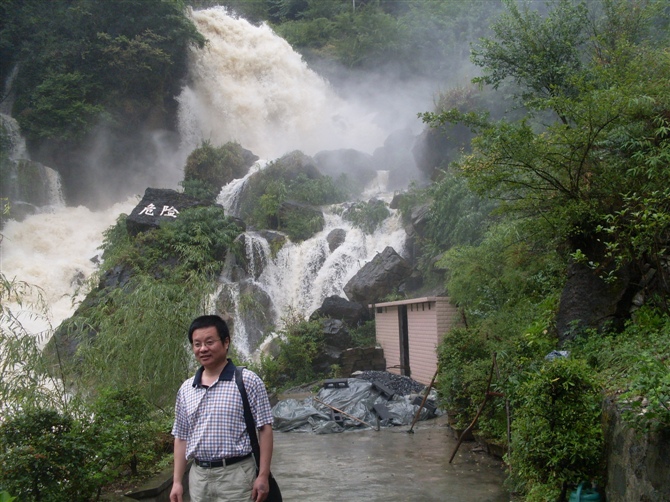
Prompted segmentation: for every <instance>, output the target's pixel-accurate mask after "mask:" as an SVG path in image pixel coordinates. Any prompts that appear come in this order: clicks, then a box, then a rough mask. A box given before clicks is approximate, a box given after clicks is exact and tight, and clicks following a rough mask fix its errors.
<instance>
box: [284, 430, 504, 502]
mask: <svg viewBox="0 0 670 502" xmlns="http://www.w3.org/2000/svg"><path fill="white" fill-rule="evenodd" d="M409 429H410V427H408V426H405V427H390V428H382V429H381V430H380V431H376V430H370V429H368V430H362V431H348V432H343V433H340V434H321V435H317V434H311V433H292V432H275V450H274V455H273V460H272V471H273V473H274V474H275V477H276V478H277V480H278V482H279V484H280V487H281V489H282V493H283V495H284V500H285V501H287V502H293V501H310V502H352V501H356V502H358V501H361V502H363V501H365V502H381V501H384V502H388V501H411V502H451V501H454V502H455V501H459V502H468V501H472V502H475V501H476V502H503V501H509V500H510V496H509V494H508V493H507V491H506V490H505V489H504V488H503V481H504V479H505V471H504V468H503V465H502V461H500V460H499V459H496V458H494V457H491V456H489V455H487V454H486V453H483V452H478V451H477V450H478V448H475V447H473V446H474V445H475V443H472V442H470V443H469V442H463V443H461V445H460V447H459V449H458V452H457V454H456V456H455V457H454V460H453V461H452V462H451V463H449V458H450V457H451V455H452V453H453V451H454V448H455V447H456V443H457V441H456V439H454V436H453V433H452V431H451V429H449V428H448V427H447V425H446V423H445V421H444V420H442V419H440V418H437V419H432V420H428V421H422V422H418V423H417V424H416V425H415V426H414V428H413V429H412V430H413V433H408V430H409ZM473 450H474V451H473Z"/></svg>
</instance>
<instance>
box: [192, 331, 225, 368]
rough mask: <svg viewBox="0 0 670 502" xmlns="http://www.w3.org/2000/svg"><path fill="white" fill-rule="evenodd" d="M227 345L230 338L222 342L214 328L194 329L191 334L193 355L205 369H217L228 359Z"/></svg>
mask: <svg viewBox="0 0 670 502" xmlns="http://www.w3.org/2000/svg"><path fill="white" fill-rule="evenodd" d="M229 345H230V338H226V340H225V342H222V341H221V338H219V333H218V332H217V331H216V328H215V327H214V326H209V327H207V328H200V329H196V330H195V331H194V332H193V345H192V347H193V354H194V355H195V358H196V359H197V360H198V362H199V363H200V364H202V365H203V366H204V367H205V368H217V367H218V366H221V365H223V364H224V363H225V362H226V359H227V358H228V346H229Z"/></svg>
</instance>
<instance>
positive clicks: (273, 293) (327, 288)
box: [218, 163, 406, 357]
mask: <svg viewBox="0 0 670 502" xmlns="http://www.w3.org/2000/svg"><path fill="white" fill-rule="evenodd" d="M263 165H264V164H263V163H259V164H257V165H256V166H254V168H253V169H252V170H251V171H250V173H249V174H247V176H245V177H244V178H242V179H239V180H234V181H233V182H231V183H230V184H228V185H227V186H225V187H224V188H223V189H222V190H221V193H220V194H219V198H218V202H219V203H220V204H221V205H223V207H224V209H225V210H226V213H227V214H231V215H233V216H238V214H237V213H236V212H235V209H236V207H237V202H238V201H239V194H240V192H241V191H242V190H243V188H244V186H245V184H246V183H247V181H248V179H249V178H250V177H251V176H253V175H254V174H255V173H256V172H258V171H259V170H260V169H262V167H263ZM387 178H388V173H387V172H386V171H381V172H380V173H379V175H378V177H377V178H375V179H374V180H372V181H371V182H370V184H369V186H368V187H366V190H365V193H367V194H370V195H371V196H372V195H374V196H376V197H377V198H380V199H389V198H390V197H391V195H392V194H389V193H386V192H385V188H386V180H387ZM336 208H337V206H333V207H330V208H324V209H325V213H324V217H325V226H324V229H323V230H322V231H321V232H319V233H317V234H316V235H314V236H313V237H311V238H309V239H307V240H305V241H303V242H299V243H294V242H291V241H287V242H286V244H284V246H283V247H282V248H281V250H279V252H278V253H277V254H276V256H274V257H273V256H272V253H271V249H270V245H269V244H268V242H267V240H266V239H265V238H264V237H263V236H262V235H261V234H259V233H257V232H254V231H247V232H246V233H245V239H244V243H245V252H246V261H247V263H248V264H249V265H248V267H247V269H248V274H249V279H248V281H249V282H251V283H253V284H254V286H255V287H257V288H259V289H260V290H262V291H263V292H264V293H265V294H266V295H267V296H268V297H269V298H270V300H271V303H272V316H273V319H272V321H273V324H274V326H275V327H276V328H277V329H281V327H282V324H283V320H284V317H285V316H286V315H287V314H289V313H291V314H297V315H299V316H301V317H303V318H307V317H308V316H309V315H311V314H312V313H313V312H314V311H315V310H316V309H318V308H319V307H321V305H322V303H323V301H324V300H325V299H326V298H327V297H329V296H333V295H336V296H340V297H342V298H347V295H346V294H345V293H344V286H345V285H346V284H347V282H348V281H349V279H351V278H352V277H353V276H354V275H355V274H356V272H358V270H359V269H360V268H361V267H362V266H363V265H364V264H366V263H367V262H369V261H370V260H372V259H373V258H374V257H375V255H376V254H377V253H381V252H382V251H383V250H384V249H385V248H386V247H387V246H391V247H392V248H393V249H395V250H396V252H397V253H399V254H401V255H402V254H403V252H404V251H405V240H406V233H405V230H404V228H403V225H402V221H401V218H400V214H399V212H398V211H395V210H391V216H389V217H388V218H387V219H386V220H385V221H384V222H383V223H382V225H380V227H379V228H378V229H377V230H376V231H375V232H374V233H373V234H371V235H369V234H366V233H365V232H363V231H362V230H361V229H359V228H356V227H354V226H353V225H352V224H351V223H350V222H348V221H346V220H344V219H343V218H342V217H341V216H340V215H339V214H337V213H338V211H336V210H335V209H336ZM335 229H341V230H344V231H345V232H346V237H345V239H344V242H343V243H342V244H340V245H339V246H338V247H337V248H336V249H334V250H333V251H331V250H330V248H329V244H328V241H327V237H328V234H329V233H330V232H331V231H333V230H335ZM231 275H232V271H231V270H230V269H229V270H227V272H226V273H224V274H223V276H222V278H221V282H222V289H223V290H224V291H225V293H226V294H229V295H230V296H231V298H232V303H233V304H234V306H235V307H234V308H235V311H236V314H239V311H238V305H239V288H237V287H236V285H235V284H234V281H233V279H232V278H231ZM220 291H221V290H220ZM220 291H219V293H220ZM236 318H237V319H241V318H242V316H239V315H236ZM246 334H247V328H246V326H244V324H243V323H240V322H236V324H235V330H234V336H235V337H236V339H235V340H236V341H235V344H236V348H237V349H238V351H239V352H240V354H241V355H243V356H245V357H251V356H253V354H252V352H253V347H252V346H251V344H250V343H249V340H248V338H247V335H246ZM266 334H268V333H266Z"/></svg>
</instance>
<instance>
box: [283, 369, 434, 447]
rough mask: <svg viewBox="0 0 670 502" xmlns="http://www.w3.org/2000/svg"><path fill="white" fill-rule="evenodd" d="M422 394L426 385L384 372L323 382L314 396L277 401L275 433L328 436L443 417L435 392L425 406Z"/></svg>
mask: <svg viewBox="0 0 670 502" xmlns="http://www.w3.org/2000/svg"><path fill="white" fill-rule="evenodd" d="M424 389H425V386H424V385H423V384H421V383H419V382H416V381H414V380H412V379H411V378H409V377H404V376H400V375H393V374H391V373H388V372H385V371H364V372H360V373H359V374H357V375H356V378H341V379H330V380H324V381H323V383H322V388H321V389H320V390H319V392H318V393H317V394H316V395H314V396H310V397H307V398H305V399H302V400H298V399H283V400H281V401H279V402H278V403H277V404H276V405H275V406H274V407H273V408H272V415H273V418H274V422H273V428H274V429H275V430H279V431H282V432H289V431H290V432H313V433H316V434H327V433H334V432H344V431H346V430H352V429H369V428H380V427H393V426H399V425H409V424H411V423H413V422H414V420H415V418H416V419H417V420H427V419H429V418H433V417H435V416H436V415H437V414H439V410H437V409H436V405H435V402H436V399H437V393H436V392H435V390H434V389H432V390H431V392H430V394H429V395H428V399H427V400H426V402H425V403H423V404H424V405H423V406H421V404H422V401H423V399H422V398H421V396H420V395H419V393H420V392H421V391H422V390H424ZM419 410H420V411H419ZM417 415H418V416H417Z"/></svg>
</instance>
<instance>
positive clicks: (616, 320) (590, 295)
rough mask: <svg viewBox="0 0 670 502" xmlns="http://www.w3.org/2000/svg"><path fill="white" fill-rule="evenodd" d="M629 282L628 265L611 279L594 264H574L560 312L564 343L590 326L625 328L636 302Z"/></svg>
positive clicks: (558, 318) (559, 327) (559, 328)
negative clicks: (632, 297) (597, 269)
mask: <svg viewBox="0 0 670 502" xmlns="http://www.w3.org/2000/svg"><path fill="white" fill-rule="evenodd" d="M629 284H630V277H629V274H628V272H627V270H626V269H623V270H621V271H620V275H619V278H618V280H616V281H614V282H611V283H609V282H605V281H604V280H603V279H601V278H600V277H599V275H598V273H597V272H595V271H593V270H592V269H591V268H590V267H588V266H586V265H583V264H580V263H574V264H572V265H571V266H570V268H569V269H568V280H567V281H566V283H565V286H564V287H563V291H562V292H561V299H560V303H559V307H558V313H557V315H556V330H557V332H558V337H559V340H560V341H561V343H562V342H565V341H567V340H571V339H573V338H574V337H575V336H577V335H579V334H581V333H583V332H584V330H586V329H595V330H602V329H605V328H614V329H620V328H622V327H623V324H622V323H623V320H624V319H625V318H627V317H628V311H629V310H630V307H631V304H632V299H631V293H630V291H628V285H629Z"/></svg>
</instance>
